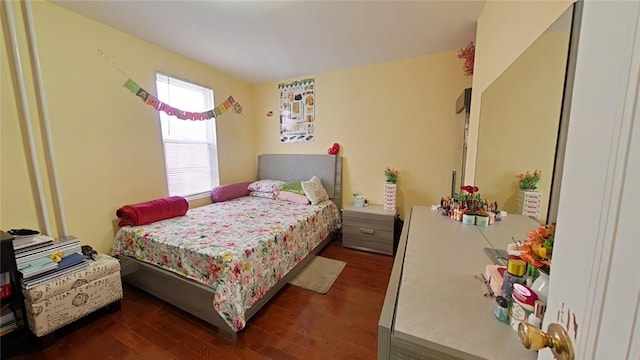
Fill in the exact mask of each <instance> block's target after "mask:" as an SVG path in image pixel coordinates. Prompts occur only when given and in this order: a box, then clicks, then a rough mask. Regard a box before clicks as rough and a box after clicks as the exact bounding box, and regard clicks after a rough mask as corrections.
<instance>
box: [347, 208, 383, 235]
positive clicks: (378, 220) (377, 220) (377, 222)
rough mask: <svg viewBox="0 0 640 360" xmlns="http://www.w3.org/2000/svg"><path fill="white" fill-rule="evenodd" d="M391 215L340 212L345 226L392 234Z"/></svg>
mask: <svg viewBox="0 0 640 360" xmlns="http://www.w3.org/2000/svg"><path fill="white" fill-rule="evenodd" d="M394 218H395V217H394V216H393V214H392V215H379V214H370V213H364V212H356V211H348V210H343V211H342V223H343V224H344V225H345V226H353V227H357V228H360V227H361V228H367V229H373V230H384V231H391V232H393V221H394Z"/></svg>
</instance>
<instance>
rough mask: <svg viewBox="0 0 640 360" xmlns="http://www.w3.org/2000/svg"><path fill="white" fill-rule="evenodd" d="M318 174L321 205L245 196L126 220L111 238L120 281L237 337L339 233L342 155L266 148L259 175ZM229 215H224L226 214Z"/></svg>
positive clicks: (305, 177) (305, 176)
mask: <svg viewBox="0 0 640 360" xmlns="http://www.w3.org/2000/svg"><path fill="white" fill-rule="evenodd" d="M314 175H315V176H317V177H318V178H319V179H320V181H321V182H322V185H323V187H324V188H325V190H326V191H327V193H328V195H329V198H330V200H331V201H329V202H324V203H320V204H318V205H301V204H294V203H285V202H283V201H281V200H273V199H265V198H256V197H241V198H237V199H233V200H229V201H225V202H221V203H214V204H211V205H207V206H203V207H199V208H195V209H191V210H189V212H188V213H187V214H186V215H185V216H181V217H177V218H172V219H167V220H162V221H158V222H155V223H152V224H148V225H143V226H125V227H122V228H121V229H119V230H118V232H117V233H116V237H115V239H114V246H113V253H114V255H118V257H119V258H120V261H121V267H122V275H123V280H124V281H125V282H126V283H128V284H131V285H133V286H135V287H138V288H140V289H142V290H144V291H146V292H148V293H150V294H152V295H154V296H156V297H158V298H160V299H162V300H164V301H167V302H169V303H170V304H172V305H174V306H176V307H178V308H180V309H182V310H184V311H187V312H189V313H191V314H193V315H195V316H197V317H199V318H201V319H203V320H204V321H207V322H208V323H210V324H212V325H214V326H216V327H217V329H218V332H219V333H220V334H221V335H223V336H225V337H227V338H229V339H231V340H234V341H235V340H236V339H237V333H238V332H239V331H241V330H242V329H243V328H244V327H245V326H246V323H247V321H248V320H249V319H250V318H251V317H252V316H253V315H254V314H256V313H257V312H258V310H259V309H260V308H261V307H262V306H263V305H264V304H265V303H266V302H267V301H269V299H271V298H272V297H273V296H274V295H275V294H276V293H277V292H278V291H279V290H280V289H281V288H282V287H283V286H284V285H285V284H286V283H287V282H288V281H289V280H290V279H292V278H293V277H294V276H295V275H296V274H297V273H298V272H299V271H300V270H302V269H303V268H304V266H305V265H306V264H307V263H308V262H309V261H310V260H311V259H312V258H313V256H314V255H315V254H317V253H318V252H319V251H320V250H321V249H322V248H323V247H324V246H325V245H326V244H327V243H328V242H329V241H331V240H332V239H333V238H334V237H335V236H336V235H337V234H338V232H339V227H340V214H339V208H340V204H341V201H342V192H341V188H342V186H341V183H342V181H341V179H342V158H340V157H338V156H335V155H315V154H305V155H298V154H291V155H288V154H266V155H260V156H259V157H258V179H259V180H261V179H278V180H284V181H297V180H308V179H310V178H311V177H312V176H314ZM221 214H224V215H221Z"/></svg>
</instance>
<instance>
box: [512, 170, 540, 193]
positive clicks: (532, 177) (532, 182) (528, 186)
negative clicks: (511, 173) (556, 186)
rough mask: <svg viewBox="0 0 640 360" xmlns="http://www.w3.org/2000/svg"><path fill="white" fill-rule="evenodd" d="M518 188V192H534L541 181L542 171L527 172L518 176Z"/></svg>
mask: <svg viewBox="0 0 640 360" xmlns="http://www.w3.org/2000/svg"><path fill="white" fill-rule="evenodd" d="M517 177H518V186H520V190H524V191H527V190H535V189H537V188H538V182H539V181H540V179H542V171H540V170H535V171H533V172H529V171H527V172H526V173H523V174H519V175H518V176H517Z"/></svg>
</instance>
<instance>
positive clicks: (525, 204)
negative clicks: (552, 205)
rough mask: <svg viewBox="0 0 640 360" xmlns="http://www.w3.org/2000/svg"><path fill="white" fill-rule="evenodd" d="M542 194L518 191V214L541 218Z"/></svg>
mask: <svg viewBox="0 0 640 360" xmlns="http://www.w3.org/2000/svg"><path fill="white" fill-rule="evenodd" d="M541 207H542V193H541V192H539V191H530V190H518V193H517V194H516V213H518V214H522V215H527V216H535V217H537V218H538V217H540V209H541Z"/></svg>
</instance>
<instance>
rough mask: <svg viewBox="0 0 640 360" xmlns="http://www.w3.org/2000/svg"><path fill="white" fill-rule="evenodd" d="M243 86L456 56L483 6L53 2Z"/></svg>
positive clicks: (452, 1)
mask: <svg viewBox="0 0 640 360" xmlns="http://www.w3.org/2000/svg"><path fill="white" fill-rule="evenodd" d="M52 2H53V3H55V4H57V5H60V6H62V7H64V8H67V9H69V10H71V11H74V12H77V13H79V14H82V15H84V16H87V17H89V18H93V19H95V20H97V21H99V22H101V23H104V24H107V25H110V26H112V27H114V28H117V29H120V30H122V31H125V32H127V33H129V34H132V35H134V36H136V37H139V38H141V39H144V40H147V41H149V42H151V43H154V44H157V45H159V46H161V47H164V48H167V49H170V50H173V51H175V52H177V53H180V54H183V55H184V56H186V57H189V58H191V59H194V60H196V61H198V62H201V63H203V64H206V65H209V66H211V67H213V68H215V69H218V70H221V71H223V72H225V73H227V74H230V75H233V76H235V77H237V78H239V79H243V80H245V81H247V82H250V83H262V82H268V81H277V80H283V79H289V78H294V77H299V76H304V75H310V74H315V73H322V72H326V71H333V70H338V69H343V68H349V67H354V66H363V65H369V64H374V63H380V62H385V61H391V60H397V59H403V58H408V57H413V56H419V55H425V54H431V53H436V52H441V51H445V50H451V49H456V48H461V47H464V46H465V45H466V44H468V43H469V42H470V41H473V40H474V39H475V30H476V20H477V19H478V17H479V15H480V12H481V10H482V8H483V6H484V4H485V1H484V0H483V1H475V0H471V1H463V0H448V1H390V0H389V1H328V0H326V1H265V0H263V1H237V0H236V1H231V0H229V1H211V0H209V1H207V0H204V1H203V0H200V1H187V0H173V1H162V0H155V1H151V0H136V1H113V0H111V1H109V0H98V1H96V0H91V1H78V0H52Z"/></svg>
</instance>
